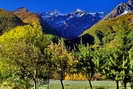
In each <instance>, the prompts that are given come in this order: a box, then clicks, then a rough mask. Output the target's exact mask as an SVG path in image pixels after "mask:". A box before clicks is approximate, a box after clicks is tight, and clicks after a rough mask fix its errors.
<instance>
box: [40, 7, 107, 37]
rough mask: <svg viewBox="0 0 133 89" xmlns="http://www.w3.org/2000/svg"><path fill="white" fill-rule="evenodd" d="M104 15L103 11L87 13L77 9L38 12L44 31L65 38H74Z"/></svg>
mask: <svg viewBox="0 0 133 89" xmlns="http://www.w3.org/2000/svg"><path fill="white" fill-rule="evenodd" d="M104 15H105V14H104V12H98V13H88V12H86V11H83V10H80V9H77V10H76V11H74V12H72V13H68V14H62V13H60V12H58V11H56V10H55V11H49V12H43V13H41V14H40V17H41V18H42V24H43V25H44V32H46V33H52V34H55V35H58V36H61V37H64V38H67V39H75V38H77V37H78V36H80V35H81V34H82V33H83V32H84V31H85V30H86V29H88V28H90V27H91V26H92V25H94V24H96V23H97V22H98V21H99V20H101V19H102V18H103V17H104ZM45 28H46V29H45Z"/></svg>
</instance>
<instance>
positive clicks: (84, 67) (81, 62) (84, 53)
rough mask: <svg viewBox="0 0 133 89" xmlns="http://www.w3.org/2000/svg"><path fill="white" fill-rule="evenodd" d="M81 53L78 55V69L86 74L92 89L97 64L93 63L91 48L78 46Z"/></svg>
mask: <svg viewBox="0 0 133 89" xmlns="http://www.w3.org/2000/svg"><path fill="white" fill-rule="evenodd" d="M78 49H79V52H78V53H77V56H78V63H77V68H78V69H79V70H80V71H81V72H83V73H85V74H86V76H87V78H88V81H89V85H90V88H91V89H92V83H91V80H92V78H93V76H94V74H95V64H94V61H93V57H92V54H91V51H92V50H91V49H90V48H89V46H88V45H87V46H85V45H83V44H81V45H79V46H78Z"/></svg>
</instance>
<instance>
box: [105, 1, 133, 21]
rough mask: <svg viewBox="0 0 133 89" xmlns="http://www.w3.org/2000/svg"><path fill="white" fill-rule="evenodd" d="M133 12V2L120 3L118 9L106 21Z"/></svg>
mask: <svg viewBox="0 0 133 89" xmlns="http://www.w3.org/2000/svg"><path fill="white" fill-rule="evenodd" d="M132 11H133V0H128V2H126V3H120V4H119V5H117V6H116V8H115V9H114V10H113V11H112V12H111V13H109V14H108V15H107V16H106V17H105V19H109V18H114V17H117V16H120V15H123V14H127V13H129V12H132Z"/></svg>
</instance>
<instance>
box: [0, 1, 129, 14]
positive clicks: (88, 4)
mask: <svg viewBox="0 0 133 89" xmlns="http://www.w3.org/2000/svg"><path fill="white" fill-rule="evenodd" d="M125 1H127V0H0V8H4V9H6V10H15V9H16V8H20V7H26V8H28V9H29V10H31V11H33V12H42V11H50V10H59V11H60V12H62V13H68V12H72V11H74V10H75V9H77V8H79V9H82V10H86V11H89V12H99V11H103V12H110V11H111V10H112V9H113V8H114V7H115V6H116V5H117V4H118V3H120V2H125Z"/></svg>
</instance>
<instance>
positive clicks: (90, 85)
mask: <svg viewBox="0 0 133 89" xmlns="http://www.w3.org/2000/svg"><path fill="white" fill-rule="evenodd" d="M88 81H89V85H90V89H92V83H91V80H88Z"/></svg>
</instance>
